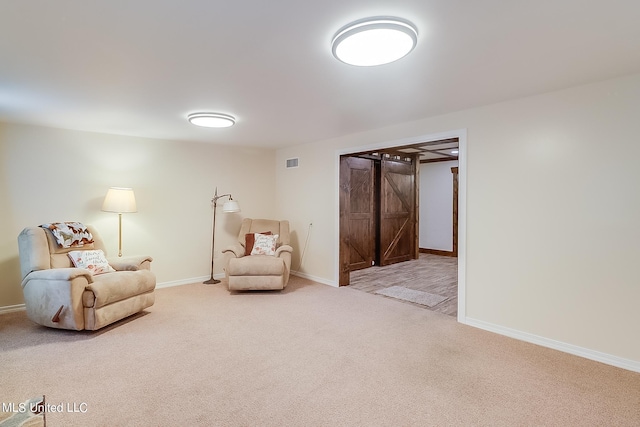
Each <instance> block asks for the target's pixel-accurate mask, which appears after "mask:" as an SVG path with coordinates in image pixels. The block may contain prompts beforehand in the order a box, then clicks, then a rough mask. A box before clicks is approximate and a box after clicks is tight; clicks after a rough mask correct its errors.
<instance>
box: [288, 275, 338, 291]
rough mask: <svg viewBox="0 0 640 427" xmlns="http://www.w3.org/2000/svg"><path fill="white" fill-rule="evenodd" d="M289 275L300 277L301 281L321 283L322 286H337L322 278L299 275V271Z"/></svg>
mask: <svg viewBox="0 0 640 427" xmlns="http://www.w3.org/2000/svg"><path fill="white" fill-rule="evenodd" d="M291 274H293V275H294V276H298V277H302V278H303V279H308V280H313V281H314V282H318V283H322V284H323V285H329V286H333V287H334V288H337V287H338V285H337V284H336V283H334V282H332V281H330V280H327V279H323V278H322V277H316V276H312V275H311V274H307V273H301V272H299V271H292V272H291Z"/></svg>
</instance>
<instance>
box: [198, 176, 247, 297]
mask: <svg viewBox="0 0 640 427" xmlns="http://www.w3.org/2000/svg"><path fill="white" fill-rule="evenodd" d="M223 197H229V200H227V201H226V202H224V205H222V212H225V213H232V212H240V205H238V202H236V201H235V200H233V198H231V194H222V195H220V196H218V187H216V191H215V194H214V195H213V199H211V202H212V203H213V227H212V231H211V278H210V279H209V280H207V281H205V282H203V283H204V284H205V285H213V284H216V283H220V280H217V279H214V278H213V259H214V255H215V247H216V246H215V245H216V208H217V207H218V199H221V198H223Z"/></svg>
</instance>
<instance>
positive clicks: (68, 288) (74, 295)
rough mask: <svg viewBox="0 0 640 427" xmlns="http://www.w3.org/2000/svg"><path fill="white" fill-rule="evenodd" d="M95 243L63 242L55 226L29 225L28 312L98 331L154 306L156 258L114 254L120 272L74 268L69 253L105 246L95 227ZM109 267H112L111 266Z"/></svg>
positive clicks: (23, 251)
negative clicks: (66, 244) (153, 264)
mask: <svg viewBox="0 0 640 427" xmlns="http://www.w3.org/2000/svg"><path fill="white" fill-rule="evenodd" d="M86 229H87V230H88V231H89V232H90V233H91V235H92V236H93V242H92V243H85V244H84V245H83V246H80V247H73V246H72V247H63V246H60V245H59V243H58V241H57V240H56V237H55V236H54V235H53V233H52V232H51V230H49V229H45V228H41V227H27V228H25V229H24V230H22V232H21V233H20V235H19V236H18V248H19V252H20V269H21V273H22V292H23V295H24V302H25V306H26V309H27V316H28V317H29V318H30V319H31V320H33V321H34V322H36V323H38V324H40V325H44V326H49V327H52V328H60V329H75V330H82V329H88V330H96V329H100V328H102V327H104V326H107V325H109V324H111V323H113V322H116V321H118V320H120V319H123V318H125V317H127V316H130V315H132V314H135V313H138V312H140V311H142V310H144V309H145V308H147V307H150V306H152V305H153V303H154V301H155V295H154V290H155V287H156V278H155V275H154V274H153V273H152V272H151V271H150V262H151V261H152V258H151V257H148V256H142V257H122V258H108V259H107V260H108V263H109V265H110V266H111V267H112V268H113V269H115V270H116V271H114V272H108V273H103V274H95V275H94V274H93V273H92V272H91V271H90V270H88V269H85V268H76V267H74V265H73V263H72V261H71V258H70V257H69V252H71V251H94V250H98V249H100V250H102V251H103V252H104V253H105V254H106V250H105V247H104V243H103V241H102V239H101V238H100V236H99V234H98V232H97V231H96V230H95V228H93V227H92V226H90V225H88V226H86ZM107 268H108V267H107Z"/></svg>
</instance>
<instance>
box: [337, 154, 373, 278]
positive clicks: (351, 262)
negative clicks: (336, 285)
mask: <svg viewBox="0 0 640 427" xmlns="http://www.w3.org/2000/svg"><path fill="white" fill-rule="evenodd" d="M375 212H376V207H375V186H374V166H373V160H370V159H363V158H358V157H346V156H343V157H341V158H340V285H348V284H349V272H350V271H353V270H359V269H362V268H367V267H371V265H372V263H373V260H374V256H375V239H376V236H375Z"/></svg>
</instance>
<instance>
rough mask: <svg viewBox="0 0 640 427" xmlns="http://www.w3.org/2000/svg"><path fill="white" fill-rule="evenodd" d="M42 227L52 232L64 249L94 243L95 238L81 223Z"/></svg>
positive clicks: (55, 223)
mask: <svg viewBox="0 0 640 427" xmlns="http://www.w3.org/2000/svg"><path fill="white" fill-rule="evenodd" d="M40 227H42V228H46V229H48V230H51V233H52V234H53V237H55V238H56V241H57V242H58V245H59V246H60V247H63V248H70V247H80V246H84V245H85V244H88V243H93V236H92V235H91V233H90V232H89V230H87V227H85V226H84V225H83V224H81V223H79V222H52V223H50V224H42V225H41V226H40Z"/></svg>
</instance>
